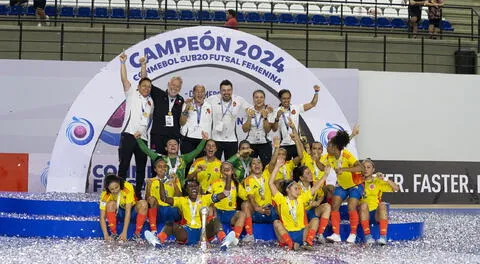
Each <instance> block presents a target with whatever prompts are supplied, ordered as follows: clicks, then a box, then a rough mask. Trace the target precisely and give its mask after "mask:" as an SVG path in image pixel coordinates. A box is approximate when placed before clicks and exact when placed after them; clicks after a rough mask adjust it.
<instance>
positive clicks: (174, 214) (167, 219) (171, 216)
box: [157, 206, 182, 223]
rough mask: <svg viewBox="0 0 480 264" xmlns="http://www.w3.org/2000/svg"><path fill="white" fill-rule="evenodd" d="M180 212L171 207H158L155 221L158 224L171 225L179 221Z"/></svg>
mask: <svg viewBox="0 0 480 264" xmlns="http://www.w3.org/2000/svg"><path fill="white" fill-rule="evenodd" d="M180 219H182V217H181V216H180V211H179V210H178V208H177V207H173V206H159V207H158V211H157V221H158V222H160V223H172V222H177V221H180Z"/></svg>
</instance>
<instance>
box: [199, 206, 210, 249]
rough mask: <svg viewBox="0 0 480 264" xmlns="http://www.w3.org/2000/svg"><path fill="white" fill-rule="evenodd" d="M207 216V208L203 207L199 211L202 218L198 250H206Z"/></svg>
mask: <svg viewBox="0 0 480 264" xmlns="http://www.w3.org/2000/svg"><path fill="white" fill-rule="evenodd" d="M207 214H208V207H206V206H204V207H202V208H201V209H200V216H201V217H202V232H201V233H200V249H202V251H206V250H207V229H206V227H207Z"/></svg>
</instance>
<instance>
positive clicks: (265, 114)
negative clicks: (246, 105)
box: [261, 106, 273, 134]
mask: <svg viewBox="0 0 480 264" xmlns="http://www.w3.org/2000/svg"><path fill="white" fill-rule="evenodd" d="M272 111H273V109H272V107H270V106H267V107H266V108H265V109H263V110H262V112H261V117H262V119H263V131H265V134H268V133H269V132H270V130H272V123H270V122H269V120H268V115H269V114H270V113H272Z"/></svg>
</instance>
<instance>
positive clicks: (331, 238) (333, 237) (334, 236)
mask: <svg viewBox="0 0 480 264" xmlns="http://www.w3.org/2000/svg"><path fill="white" fill-rule="evenodd" d="M327 241H328V242H342V238H341V237H340V235H339V234H335V233H333V234H332V235H331V236H328V237H327Z"/></svg>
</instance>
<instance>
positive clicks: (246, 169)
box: [240, 159, 250, 178]
mask: <svg viewBox="0 0 480 264" xmlns="http://www.w3.org/2000/svg"><path fill="white" fill-rule="evenodd" d="M240 161H241V162H242V167H243V178H247V177H248V175H250V168H249V166H248V165H249V164H250V163H249V164H247V163H245V161H244V160H243V159H240Z"/></svg>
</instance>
